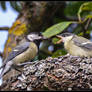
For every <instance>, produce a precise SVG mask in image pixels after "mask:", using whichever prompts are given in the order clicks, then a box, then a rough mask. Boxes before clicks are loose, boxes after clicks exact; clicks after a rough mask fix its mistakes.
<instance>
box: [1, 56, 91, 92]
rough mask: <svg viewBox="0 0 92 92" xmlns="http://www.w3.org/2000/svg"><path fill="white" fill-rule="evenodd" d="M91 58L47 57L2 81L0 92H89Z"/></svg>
mask: <svg viewBox="0 0 92 92" xmlns="http://www.w3.org/2000/svg"><path fill="white" fill-rule="evenodd" d="M91 89H92V58H86V57H85V58H80V57H74V56H70V55H65V56H60V57H58V58H51V57H48V58H46V59H45V60H40V61H37V62H36V61H35V62H34V63H33V64H29V65H25V66H24V68H23V71H22V72H21V73H20V74H18V75H16V76H14V77H11V78H9V79H8V80H6V81H4V82H3V84H2V86H1V87H0V90H4V91H5V90H13V91H20V90H27V91H29V90H30V91H38V90H62V91H63V90H91Z"/></svg>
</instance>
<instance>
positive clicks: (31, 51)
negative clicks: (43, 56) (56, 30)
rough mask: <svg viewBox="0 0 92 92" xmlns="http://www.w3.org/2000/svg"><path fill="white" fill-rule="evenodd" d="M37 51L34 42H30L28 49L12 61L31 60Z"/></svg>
mask: <svg viewBox="0 0 92 92" xmlns="http://www.w3.org/2000/svg"><path fill="white" fill-rule="evenodd" d="M37 52H38V48H37V46H36V44H35V43H33V42H31V43H30V46H29V48H28V50H26V51H25V52H23V53H22V54H20V55H18V56H16V57H15V58H14V59H13V61H14V64H20V63H23V62H26V61H29V60H32V59H33V58H34V57H35V56H36V54H37Z"/></svg>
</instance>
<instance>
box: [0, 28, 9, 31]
mask: <svg viewBox="0 0 92 92" xmlns="http://www.w3.org/2000/svg"><path fill="white" fill-rule="evenodd" d="M0 30H2V31H3V30H6V31H8V30H9V27H0Z"/></svg>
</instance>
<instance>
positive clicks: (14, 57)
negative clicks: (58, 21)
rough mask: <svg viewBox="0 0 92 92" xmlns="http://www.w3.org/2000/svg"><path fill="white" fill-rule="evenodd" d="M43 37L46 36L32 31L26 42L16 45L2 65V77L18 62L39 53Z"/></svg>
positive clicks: (22, 61)
mask: <svg viewBox="0 0 92 92" xmlns="http://www.w3.org/2000/svg"><path fill="white" fill-rule="evenodd" d="M42 39H44V37H43V36H42V35H41V34H38V33H31V34H29V35H27V37H26V42H24V43H21V44H19V45H18V46H16V47H15V48H14V49H13V50H12V51H11V53H10V54H9V56H8V57H7V58H6V59H5V60H4V62H3V65H2V66H1V68H3V69H2V72H1V74H0V78H1V77H3V76H4V75H5V74H6V73H7V72H8V71H9V70H10V69H11V68H14V67H16V66H17V65H18V64H21V63H24V62H26V61H29V60H32V59H33V58H34V57H35V56H36V55H37V53H38V49H39V44H40V42H41V40H42ZM1 68H0V69H1Z"/></svg>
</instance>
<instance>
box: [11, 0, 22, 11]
mask: <svg viewBox="0 0 92 92" xmlns="http://www.w3.org/2000/svg"><path fill="white" fill-rule="evenodd" d="M10 5H11V7H12V8H13V9H14V10H16V11H17V12H20V11H21V8H22V7H21V4H20V2H19V1H10Z"/></svg>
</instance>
